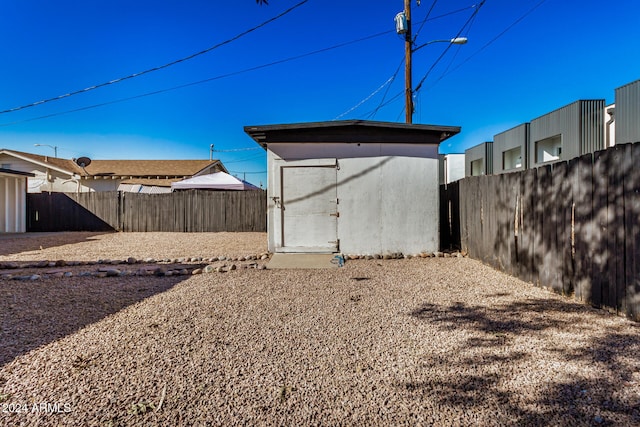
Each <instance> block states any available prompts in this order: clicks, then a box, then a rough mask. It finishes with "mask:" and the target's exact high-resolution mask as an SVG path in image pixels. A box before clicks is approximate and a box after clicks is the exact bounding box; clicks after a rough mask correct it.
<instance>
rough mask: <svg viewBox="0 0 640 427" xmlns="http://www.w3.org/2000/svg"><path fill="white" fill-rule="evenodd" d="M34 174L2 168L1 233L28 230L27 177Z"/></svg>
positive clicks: (0, 194) (0, 171) (0, 190)
mask: <svg viewBox="0 0 640 427" xmlns="http://www.w3.org/2000/svg"><path fill="white" fill-rule="evenodd" d="M33 176H34V174H32V173H28V172H19V171H14V170H11V169H4V168H0V233H24V232H25V231H27V177H33Z"/></svg>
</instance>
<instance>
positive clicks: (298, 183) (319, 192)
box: [280, 165, 338, 252]
mask: <svg viewBox="0 0 640 427" xmlns="http://www.w3.org/2000/svg"><path fill="white" fill-rule="evenodd" d="M281 173H282V179H281V181H280V182H281V183H282V190H281V191H282V192H281V195H282V201H281V210H282V243H283V245H282V246H283V247H282V248H281V251H282V252H336V251H337V250H338V228H337V227H338V220H337V217H338V213H337V208H338V206H337V205H338V200H337V190H336V166H335V165H333V166H284V167H282V168H281Z"/></svg>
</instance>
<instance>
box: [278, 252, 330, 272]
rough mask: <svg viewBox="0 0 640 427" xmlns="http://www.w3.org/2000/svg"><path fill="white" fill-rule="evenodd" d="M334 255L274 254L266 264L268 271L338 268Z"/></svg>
mask: <svg viewBox="0 0 640 427" xmlns="http://www.w3.org/2000/svg"><path fill="white" fill-rule="evenodd" d="M335 257H336V254H292V253H275V254H273V256H272V257H271V260H270V261H269V262H268V263H267V268H268V269H291V268H296V269H298V268H299V269H304V268H338V267H339V266H340V265H339V263H338V260H337V259H335Z"/></svg>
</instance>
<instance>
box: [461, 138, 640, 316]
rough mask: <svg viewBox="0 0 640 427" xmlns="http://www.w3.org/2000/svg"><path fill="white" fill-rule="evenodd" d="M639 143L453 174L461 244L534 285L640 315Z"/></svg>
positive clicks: (475, 255) (600, 305)
mask: <svg viewBox="0 0 640 427" xmlns="http://www.w3.org/2000/svg"><path fill="white" fill-rule="evenodd" d="M638 162H640V144H637V143H636V144H623V145H617V146H615V147H612V148H610V149H607V150H602V151H598V152H596V153H594V154H586V155H583V156H581V157H578V158H575V159H572V160H570V161H568V162H557V163H554V164H549V165H545V166H541V167H538V168H535V169H529V170H526V171H523V172H516V173H508V174H502V175H493V176H481V177H469V178H465V179H464V180H462V181H460V182H459V186H460V187H459V191H460V195H459V197H458V199H457V200H456V202H458V203H460V209H459V211H460V215H459V219H460V230H461V233H460V234H461V246H462V249H463V250H464V251H467V252H468V253H469V256H471V257H472V258H475V259H478V260H481V261H483V262H485V263H488V264H490V265H491V266H493V267H494V268H497V269H499V270H502V271H504V272H506V273H509V274H511V275H513V276H516V277H518V278H520V279H522V280H525V281H527V282H531V283H533V284H535V285H537V286H541V287H545V288H550V289H553V290H554V291H555V292H557V293H560V294H563V295H567V296H575V298H576V299H577V300H578V301H581V302H584V303H588V304H592V305H594V306H596V307H603V308H606V309H608V310H610V311H613V312H616V313H618V314H623V315H626V316H629V317H631V318H633V319H636V320H640V279H638V277H640V267H638V264H639V261H640V249H639V248H640V225H639V224H638V221H637V218H638V217H639V215H640V193H638V189H640V169H638V168H637V167H635V165H637V164H638Z"/></svg>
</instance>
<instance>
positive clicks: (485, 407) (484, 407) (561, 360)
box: [397, 299, 640, 425]
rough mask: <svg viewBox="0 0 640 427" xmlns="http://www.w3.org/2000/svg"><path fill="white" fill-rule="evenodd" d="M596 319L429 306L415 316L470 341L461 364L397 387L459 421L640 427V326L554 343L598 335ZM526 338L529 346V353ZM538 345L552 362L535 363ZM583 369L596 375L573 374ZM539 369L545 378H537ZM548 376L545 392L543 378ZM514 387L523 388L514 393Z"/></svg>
mask: <svg viewBox="0 0 640 427" xmlns="http://www.w3.org/2000/svg"><path fill="white" fill-rule="evenodd" d="M589 311H593V309H591V308H589V307H586V306H581V305H579V304H575V303H567V302H564V301H561V300H547V299H534V300H526V301H524V302H516V303H511V304H506V305H501V306H491V307H487V306H469V305H465V304H462V303H456V304H453V305H451V306H448V307H447V306H438V305H433V304H425V305H423V306H421V307H418V308H416V309H415V310H414V311H413V312H411V316H412V317H414V318H417V319H420V320H424V321H427V322H429V323H430V324H434V325H436V326H437V327H438V328H439V329H440V330H443V331H453V330H458V329H461V328H462V329H464V330H465V331H468V336H469V337H468V338H467V339H465V340H464V342H463V343H461V344H460V347H459V348H458V349H457V351H459V352H460V353H462V357H453V358H451V359H447V360H443V361H442V363H438V375H435V376H428V375H425V374H424V373H421V372H414V373H412V375H411V376H410V377H411V378H425V377H426V379H424V380H419V381H408V382H403V383H399V384H397V386H398V387H399V388H400V390H402V391H403V392H405V393H408V395H409V396H410V397H412V398H414V399H416V400H418V401H420V400H431V401H432V400H434V399H435V400H436V401H437V404H438V405H439V406H441V407H443V408H449V409H451V410H455V411H458V413H459V412H460V411H464V412H467V413H475V414H484V415H486V418H485V419H483V417H482V415H480V418H479V419H480V424H483V425H638V424H639V423H640V398H639V397H638V396H637V395H633V394H632V393H625V385H627V384H629V383H630V382H632V381H633V380H634V379H635V380H636V381H637V371H638V367H639V366H640V362H639V361H638V357H639V356H638V355H639V352H640V334H638V333H637V332H638V327H637V326H636V325H629V324H624V327H622V326H619V327H615V326H614V327H613V328H608V329H605V328H602V330H598V331H597V333H596V334H592V335H596V336H597V337H595V338H589V339H586V338H585V340H583V341H580V340H576V341H572V342H571V343H570V344H565V343H563V344H562V345H554V344H553V343H554V340H552V339H549V337H550V336H558V335H556V334H560V335H561V336H564V335H567V336H570V335H571V334H576V327H577V328H578V329H581V328H583V327H584V328H586V329H588V328H592V327H594V326H593V325H591V324H589V321H590V319H591V320H593V316H592V315H591V316H587V315H586V314H587V313H588V312H589ZM557 313H561V314H562V316H561V317H560V316H557V315H554V314H557ZM591 314H593V313H591ZM634 329H635V330H634ZM523 336H526V337H527V338H528V339H529V341H528V344H524V345H523V341H522V337H523ZM555 340H556V341H555V342H556V343H557V342H558V338H555ZM533 345H537V346H542V349H541V350H540V349H536V351H535V352H534V353H533V354H535V355H536V356H542V357H547V358H548V359H549V360H536V359H533V358H532V355H530V354H529V351H528V350H527V346H533ZM579 362H581V364H580V366H587V367H588V368H587V369H590V368H595V369H596V370H597V373H596V374H594V371H593V370H591V372H579V371H578V372H575V371H572V369H575V366H574V365H575V363H579ZM569 364H571V366H568V365H569ZM565 365H566V366H565ZM539 366H543V367H544V368H543V369H544V371H542V372H536V369H535V367H539ZM550 366H553V367H550ZM547 373H548V374H549V377H547V378H543V380H542V384H541V383H540V382H541V381H540V375H545V374H547ZM634 375H635V376H636V377H635V378H634ZM530 376H533V377H536V376H538V383H537V388H533V389H532V388H531V384H530V383H527V381H528V378H529V377H530ZM449 379H451V380H449ZM514 383H515V384H518V386H517V387H514V386H510V384H514ZM534 384H535V382H534ZM636 391H637V388H636ZM418 405H419V403H418Z"/></svg>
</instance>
